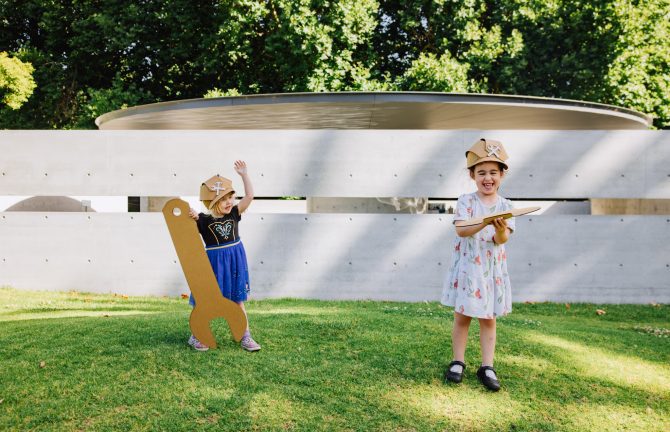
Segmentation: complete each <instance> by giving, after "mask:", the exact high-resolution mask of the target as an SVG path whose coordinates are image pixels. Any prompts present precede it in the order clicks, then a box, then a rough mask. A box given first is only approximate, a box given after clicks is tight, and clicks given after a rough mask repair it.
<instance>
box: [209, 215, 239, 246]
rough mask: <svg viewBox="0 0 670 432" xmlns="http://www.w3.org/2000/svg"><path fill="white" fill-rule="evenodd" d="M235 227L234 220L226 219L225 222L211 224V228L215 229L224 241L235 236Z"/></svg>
mask: <svg viewBox="0 0 670 432" xmlns="http://www.w3.org/2000/svg"><path fill="white" fill-rule="evenodd" d="M233 228H234V222H233V221H231V220H228V221H225V222H223V223H221V222H216V223H213V224H211V225H210V229H211V230H212V231H214V232H215V233H216V235H217V237H218V238H219V239H220V240H223V241H224V242H227V241H230V240H231V237H234V233H233Z"/></svg>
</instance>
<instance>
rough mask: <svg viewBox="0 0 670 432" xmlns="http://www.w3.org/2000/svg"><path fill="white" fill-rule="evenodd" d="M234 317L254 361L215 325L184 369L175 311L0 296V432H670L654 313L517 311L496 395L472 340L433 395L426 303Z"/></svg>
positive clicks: (95, 298) (667, 364) (438, 322)
mask: <svg viewBox="0 0 670 432" xmlns="http://www.w3.org/2000/svg"><path fill="white" fill-rule="evenodd" d="M247 306H248V310H249V314H250V321H251V326H252V331H253V334H254V337H255V338H256V339H257V340H258V341H259V342H260V343H261V344H262V345H263V349H262V351H260V352H258V353H246V352H243V351H242V350H241V349H240V348H239V346H238V345H237V344H235V343H234V342H233V341H232V340H231V339H230V334H229V332H228V329H227V326H226V324H225V322H224V321H222V320H216V321H214V329H215V334H216V335H217V339H218V341H219V344H220V346H219V348H218V349H216V350H210V351H209V352H205V353H199V352H195V351H193V350H192V349H190V347H188V345H187V344H186V339H187V337H188V335H189V329H188V316H189V313H190V307H189V306H188V304H187V301H186V300H182V299H174V298H147V297H144V298H136V297H131V298H124V297H121V296H112V295H95V294H82V293H74V292H72V293H45V292H23V291H16V290H13V289H9V288H2V289H0V328H1V329H2V331H1V332H0V359H1V363H0V365H1V368H2V369H1V371H2V372H1V374H0V430H3V431H4V430H20V431H23V430H49V431H59V430H61V431H75V430H100V431H109V430H120V431H121V430H122V431H126V430H161V431H171V430H213V431H214V430H216V431H221V430H231V431H237V430H263V431H265V430H268V431H270V430H277V431H283V430H304V431H315V430H323V431H331V430H334V431H341V430H343V431H349V430H350V431H369V430H375V431H436V430H460V431H479V430H488V431H501V430H511V431H554V430H556V431H607V430H610V431H621V430H630V431H668V430H670V330H669V329H670V313H669V312H670V307H669V306H667V305H646V306H614V305H600V306H597V305H589V304H573V305H570V307H569V308H568V307H566V305H563V304H550V303H542V304H518V305H515V310H514V312H513V313H512V314H511V315H509V316H508V317H505V318H501V319H499V321H498V347H497V351H496V368H497V370H498V373H499V377H500V380H501V383H502V386H503V387H502V390H501V391H500V392H498V393H490V392H488V391H486V390H485V389H484V388H483V387H482V386H481V385H480V384H479V383H478V381H477V378H476V376H475V371H476V369H477V366H478V364H479V363H478V361H479V358H480V351H479V343H478V339H477V335H478V326H477V325H473V327H472V328H471V336H470V341H469V345H468V352H467V355H466V363H467V364H468V368H467V370H466V375H465V378H464V382H463V383H462V384H460V385H446V384H444V383H443V381H442V375H443V371H444V368H445V366H446V365H447V363H448V362H449V361H450V360H451V342H450V331H451V327H452V323H453V319H452V312H451V311H450V310H449V309H447V308H444V307H442V306H440V305H438V304H437V303H391V302H372V301H359V302H354V301H351V302H323V301H307V300H265V301H252V302H249V303H248V305H247ZM596 309H603V310H605V312H606V313H605V314H604V315H597V314H596Z"/></svg>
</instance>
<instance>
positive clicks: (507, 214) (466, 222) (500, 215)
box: [454, 207, 541, 228]
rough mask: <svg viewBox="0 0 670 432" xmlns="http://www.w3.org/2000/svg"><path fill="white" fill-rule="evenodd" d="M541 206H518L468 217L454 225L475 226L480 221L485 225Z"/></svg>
mask: <svg viewBox="0 0 670 432" xmlns="http://www.w3.org/2000/svg"><path fill="white" fill-rule="evenodd" d="M540 208H541V207H523V208H518V209H512V210H508V211H501V212H497V213H491V214H490V215H488V216H486V217H479V218H474V219H468V220H464V221H456V223H455V224H454V225H456V226H457V227H459V228H460V227H467V226H473V225H479V224H480V223H482V222H483V223H484V224H485V225H488V224H490V223H491V222H493V220H494V219H498V218H503V219H509V218H511V217H515V216H521V215H525V214H528V213H533V212H536V211H538V210H539V209H540Z"/></svg>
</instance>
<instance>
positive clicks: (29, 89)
mask: <svg viewBox="0 0 670 432" xmlns="http://www.w3.org/2000/svg"><path fill="white" fill-rule="evenodd" d="M33 70H34V69H33V67H32V65H31V64H30V63H24V62H22V61H21V60H19V59H18V58H16V57H10V56H9V55H8V54H7V53H6V52H0V100H1V101H2V103H4V104H5V105H7V106H8V107H9V108H11V109H14V110H15V109H19V108H20V107H21V105H23V104H24V103H25V102H26V101H27V100H28V98H29V97H30V95H31V94H32V93H33V90H34V89H35V80H33V77H32V73H33Z"/></svg>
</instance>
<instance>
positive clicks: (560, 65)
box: [0, 0, 670, 129]
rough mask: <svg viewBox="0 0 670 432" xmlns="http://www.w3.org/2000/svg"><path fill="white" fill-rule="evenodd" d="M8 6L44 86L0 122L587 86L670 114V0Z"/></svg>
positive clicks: (146, 0)
mask: <svg viewBox="0 0 670 432" xmlns="http://www.w3.org/2000/svg"><path fill="white" fill-rule="evenodd" d="M0 17H2V18H0V52H7V53H10V55H11V56H13V58H15V59H17V60H20V61H21V62H22V64H24V65H28V66H30V65H31V67H32V68H34V70H33V71H32V77H33V79H34V81H35V83H36V85H37V86H36V88H35V90H34V91H33V92H32V94H30V93H29V92H28V93H22V94H24V95H25V96H21V97H25V98H27V100H26V101H25V102H23V104H22V105H21V106H20V107H16V106H15V105H14V106H11V105H9V104H8V103H7V102H6V103H5V104H4V105H2V106H0V127H2V128H12V129H20V128H35V129H45V128H92V127H94V124H93V120H94V119H95V117H97V116H98V115H100V114H103V113H105V112H107V111H110V110H114V109H118V108H122V107H125V106H133V105H137V104H142V103H152V102H159V101H168V100H176V99H186V98H199V97H203V96H205V95H208V96H216V95H231V94H232V95H234V94H258V93H275V92H299V91H371V90H395V91H400V90H413V91H440V92H477V93H492V94H519V95H530V96H545V97H556V98H566V99H577V100H586V101H592V102H600V103H606V104H613V105H618V106H624V107H627V108H631V109H635V110H639V111H642V112H644V113H647V114H651V115H653V116H654V117H655V120H654V125H655V126H656V127H670V45H669V44H668V43H667V41H668V40H670V2H668V0H637V1H631V0H589V1H579V0H489V1H481V0H402V1H401V0H340V1H328V0H219V1H215V0H141V1H137V0H133V1H130V0H116V1H113V2H110V1H101V0H78V1H74V0H49V1H47V0H20V1H19V0H0ZM6 58H10V57H8V56H6V57H2V61H3V62H4V61H5V59H6ZM3 64H4V63H3ZM24 70H28V71H29V69H24ZM2 76H3V69H2V66H0V92H3V93H0V96H1V97H4V98H6V97H7V96H6V95H8V94H10V93H8V90H7V87H6V84H3V83H4V82H5V81H2V79H3V78H2ZM3 85H4V87H3ZM24 87H25V86H24ZM19 94H21V93H19ZM27 95H29V97H28V96H27Z"/></svg>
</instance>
